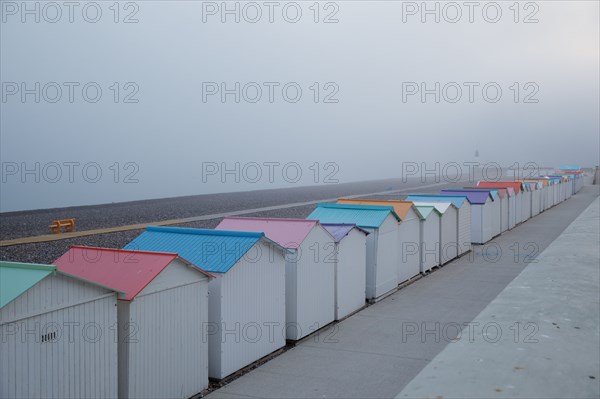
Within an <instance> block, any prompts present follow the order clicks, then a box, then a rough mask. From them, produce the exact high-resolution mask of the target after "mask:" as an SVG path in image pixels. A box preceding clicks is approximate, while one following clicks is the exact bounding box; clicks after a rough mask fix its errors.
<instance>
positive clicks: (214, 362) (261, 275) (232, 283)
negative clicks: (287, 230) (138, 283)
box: [126, 226, 285, 396]
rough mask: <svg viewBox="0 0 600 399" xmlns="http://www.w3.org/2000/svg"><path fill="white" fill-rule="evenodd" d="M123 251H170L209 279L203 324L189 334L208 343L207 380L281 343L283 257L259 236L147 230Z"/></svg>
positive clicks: (283, 299) (191, 230) (283, 307)
mask: <svg viewBox="0 0 600 399" xmlns="http://www.w3.org/2000/svg"><path fill="white" fill-rule="evenodd" d="M126 248H127V249H136V250H146V251H165V252H176V253H178V254H179V255H180V256H181V257H183V258H185V259H187V260H188V261H189V262H192V263H193V264H194V265H195V266H196V268H201V269H202V270H205V271H208V272H209V273H210V274H211V275H212V276H214V278H213V279H212V280H211V281H210V282H209V284H208V316H207V318H206V319H207V322H206V323H205V325H204V326H203V327H204V328H203V329H202V330H196V331H195V332H194V335H193V337H194V339H197V340H200V341H204V343H206V342H208V376H209V377H210V378H214V379H223V378H225V377H227V376H229V375H230V374H232V373H234V372H236V371H238V370H240V369H242V368H243V367H245V366H247V365H249V364H252V363H253V362H255V361H256V360H258V359H260V358H262V357H264V356H266V355H268V354H270V353H272V352H273V351H276V350H278V349H280V348H282V347H283V346H284V345H285V336H284V335H283V332H282V331H283V329H284V324H285V266H284V265H285V263H284V254H283V252H282V251H283V249H281V248H280V247H279V246H278V245H277V244H275V243H273V242H271V241H270V240H268V239H267V238H265V236H264V234H262V233H248V232H239V231H218V230H206V229H193V228H180V227H154V226H150V227H148V228H147V229H146V231H144V232H143V233H142V234H141V235H139V236H138V237H137V238H136V239H134V240H133V241H132V242H130V243H129V244H127V246H126ZM197 306H200V305H197ZM186 312H187V313H190V312H194V311H193V310H191V309H187V310H186ZM195 312H196V313H199V312H198V310H196V311H195ZM201 317H202V318H205V316H201ZM174 325H177V324H174ZM182 342H184V341H182ZM183 346H184V347H185V346H186V345H183ZM188 396H189V395H188Z"/></svg>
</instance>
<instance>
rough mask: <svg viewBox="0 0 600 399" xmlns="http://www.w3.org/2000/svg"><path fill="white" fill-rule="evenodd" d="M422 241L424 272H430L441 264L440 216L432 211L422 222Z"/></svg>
mask: <svg viewBox="0 0 600 399" xmlns="http://www.w3.org/2000/svg"><path fill="white" fill-rule="evenodd" d="M422 228H423V234H422V237H423V239H422V241H421V261H422V266H421V269H422V272H428V271H430V270H431V269H432V268H433V267H435V266H438V265H439V264H440V217H439V214H438V213H437V212H435V211H432V212H431V213H430V214H429V216H428V217H427V219H425V220H424V221H423V222H422Z"/></svg>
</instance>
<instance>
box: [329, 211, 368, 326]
mask: <svg viewBox="0 0 600 399" xmlns="http://www.w3.org/2000/svg"><path fill="white" fill-rule="evenodd" d="M323 227H324V228H325V229H326V230H327V231H328V232H329V234H331V236H332V237H333V239H334V242H335V251H334V256H333V261H334V270H335V290H334V292H335V306H334V310H335V320H341V319H343V318H345V317H347V316H349V315H351V314H352V313H354V312H356V311H358V310H360V309H362V308H363V307H364V306H365V298H366V296H365V295H366V278H367V266H366V265H367V264H366V259H367V235H368V234H369V233H368V232H367V231H366V230H363V229H361V228H360V227H358V226H356V225H355V224H344V223H337V224H323Z"/></svg>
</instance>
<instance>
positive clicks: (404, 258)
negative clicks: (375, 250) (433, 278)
mask: <svg viewBox="0 0 600 399" xmlns="http://www.w3.org/2000/svg"><path fill="white" fill-rule="evenodd" d="M420 231H421V220H420V219H419V217H418V216H417V214H416V213H415V212H414V211H413V210H412V209H411V210H410V211H409V212H408V213H407V214H406V217H405V219H404V220H403V221H402V222H401V223H400V225H399V226H398V283H403V282H405V281H407V280H409V279H411V278H413V277H415V276H416V275H418V274H419V273H420V271H421V255H420V247H421V243H420Z"/></svg>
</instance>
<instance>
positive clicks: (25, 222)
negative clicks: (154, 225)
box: [0, 179, 456, 263]
mask: <svg viewBox="0 0 600 399" xmlns="http://www.w3.org/2000/svg"><path fill="white" fill-rule="evenodd" d="M422 184H423V183H420V182H412V183H408V184H402V183H401V181H400V180H399V179H398V180H380V181H374V182H364V183H351V184H337V185H333V186H317V187H303V188H293V189H280V190H263V191H252V192H244V193H229V194H214V195H200V196H194V197H180V198H168V199H160V200H148V201H136V202H128V203H122V204H110V205H97V206H86V207H76V208H64V209H49V210H39V211H30V212H12V213H5V214H0V226H1V228H0V232H1V236H2V239H10V238H17V237H25V236H34V235H39V234H47V233H48V231H47V225H48V224H49V223H50V221H51V220H52V219H60V218H67V217H76V218H78V221H77V229H78V230H87V229H95V228H100V227H112V226H120V225H125V224H133V223H145V222H146V223H149V222H153V221H158V220H166V219H177V218H184V217H190V216H198V215H205V214H212V213H218V212H226V211H233V210H240V209H252V208H260V207H265V206H271V205H278V204H285V203H294V202H302V201H311V200H319V199H324V198H334V197H341V196H344V195H352V194H360V193H369V192H377V191H386V190H392V189H402V188H407V187H415V186H418V185H422ZM455 185H456V184H454V186H455ZM449 186H452V184H450V185H449ZM440 188H441V187H434V188H430V189H419V188H418V187H415V191H416V192H437V191H438V190H439V189H440ZM365 197H367V196H365ZM369 198H381V199H402V198H404V195H398V194H396V195H384V196H372V197H369ZM313 209H314V205H306V206H298V207H292V208H284V209H277V210H272V211H263V212H256V213H250V214H247V215H244V216H255V217H283V218H302V219H304V218H306V217H307V216H308V215H309V214H310V213H311V212H312V210H313ZM220 221H221V219H211V220H203V221H198V222H191V223H183V224H180V225H178V226H181V227H195V228H206V229H212V228H215V227H216V226H217V224H219V222H220ZM141 232H142V230H132V231H125V232H119V233H110V234H100V235H94V236H87V237H77V238H71V239H65V240H58V241H49V242H44V243H35V244H23V245H13V246H8V247H0V259H1V260H11V261H18V262H34V263H51V262H53V261H54V260H56V259H57V258H59V257H60V256H61V255H62V254H64V253H65V252H66V251H67V250H68V249H69V247H70V246H71V245H86V246H96V247H105V248H122V247H123V246H125V245H126V244H127V243H129V242H130V241H132V240H133V239H134V238H135V237H137V236H138V235H139V234H140V233H141Z"/></svg>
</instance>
